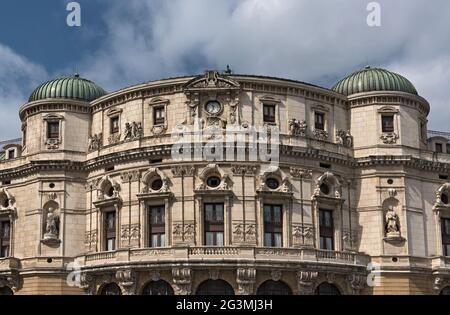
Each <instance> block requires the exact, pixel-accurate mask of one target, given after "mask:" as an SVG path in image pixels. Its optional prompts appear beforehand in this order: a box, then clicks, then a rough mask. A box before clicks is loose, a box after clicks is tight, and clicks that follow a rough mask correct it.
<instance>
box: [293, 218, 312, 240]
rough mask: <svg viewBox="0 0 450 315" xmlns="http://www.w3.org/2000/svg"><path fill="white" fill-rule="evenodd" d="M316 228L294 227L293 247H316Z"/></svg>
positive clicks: (296, 225) (298, 225) (301, 225)
mask: <svg viewBox="0 0 450 315" xmlns="http://www.w3.org/2000/svg"><path fill="white" fill-rule="evenodd" d="M314 231H315V229H314V226H313V225H312V224H295V223H294V224H293V225H292V243H293V244H292V245H294V246H304V245H306V246H314V233H315V232H314Z"/></svg>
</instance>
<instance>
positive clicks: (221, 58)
mask: <svg viewBox="0 0 450 315" xmlns="http://www.w3.org/2000/svg"><path fill="white" fill-rule="evenodd" d="M69 2H70V1H66V0H39V1H29V0H2V1H1V4H0V115H1V116H2V117H4V118H5V117H7V119H3V123H2V124H0V140H3V139H8V138H13V137H17V136H20V123H19V118H18V115H17V113H18V108H19V107H20V106H21V105H22V104H23V103H24V102H25V101H26V100H27V98H28V96H29V95H30V93H31V92H32V90H33V89H34V88H35V87H36V86H37V85H38V84H39V83H41V82H42V81H44V80H47V79H51V78H55V77H59V76H63V75H71V74H73V73H74V71H75V69H76V70H77V71H78V72H80V74H81V75H82V76H83V77H86V78H88V79H91V80H93V81H95V82H96V83H97V84H99V85H101V86H102V87H104V88H105V89H107V90H108V91H113V90H116V89H119V88H123V87H126V86H129V85H132V84H136V83H140V82H144V81H149V80H153V79H158V78H162V77H171V76H178V75H187V74H198V73H202V72H203V71H204V70H205V69H207V68H208V69H218V70H222V69H224V68H225V67H226V65H227V64H230V65H231V66H232V68H233V70H234V71H235V72H236V73H240V74H258V75H270V76H280V77H285V78H290V79H296V80H301V81H307V82H311V83H315V84H318V85H321V86H324V87H328V88H330V87H332V86H333V84H334V83H335V82H336V81H337V80H338V79H339V78H342V77H343V76H345V75H347V74H349V73H351V72H353V71H355V70H358V69H360V68H362V67H363V66H364V65H366V64H370V65H372V66H376V67H385V68H388V69H390V70H393V71H396V72H399V73H401V74H403V75H405V76H406V77H407V78H409V79H410V80H411V81H412V82H413V83H414V85H415V86H416V87H417V89H418V91H419V93H420V94H421V95H422V96H423V97H425V98H426V99H428V100H429V102H430V104H431V107H432V112H431V114H430V116H429V128H430V129H438V130H443V131H450V125H448V123H447V121H448V120H449V118H450V102H449V100H450V36H448V34H449V32H450V19H449V18H448V12H450V1H448V0H433V1H427V0H378V1H377V2H378V3H379V4H380V5H381V26H380V27H369V26H368V25H367V15H368V14H369V12H368V11H367V5H368V4H369V3H370V2H371V1H369V0H126V1H125V0H79V1H77V2H78V3H79V4H80V5H81V23H82V25H81V27H69V26H67V24H66V17H67V14H68V13H69V12H68V11H66V5H67V3H69Z"/></svg>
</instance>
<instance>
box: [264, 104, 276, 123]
mask: <svg viewBox="0 0 450 315" xmlns="http://www.w3.org/2000/svg"><path fill="white" fill-rule="evenodd" d="M263 115H264V122H265V123H271V124H273V123H275V105H266V104H264V105H263Z"/></svg>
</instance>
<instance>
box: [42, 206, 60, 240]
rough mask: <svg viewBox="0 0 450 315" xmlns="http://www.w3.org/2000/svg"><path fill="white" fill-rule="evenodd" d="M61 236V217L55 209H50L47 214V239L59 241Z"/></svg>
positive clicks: (45, 236)
mask: <svg viewBox="0 0 450 315" xmlns="http://www.w3.org/2000/svg"><path fill="white" fill-rule="evenodd" d="M58 236H59V215H58V214H57V213H56V210H55V209H54V208H49V209H48V213H47V224H46V227H45V235H44V238H45V239H57V238H58Z"/></svg>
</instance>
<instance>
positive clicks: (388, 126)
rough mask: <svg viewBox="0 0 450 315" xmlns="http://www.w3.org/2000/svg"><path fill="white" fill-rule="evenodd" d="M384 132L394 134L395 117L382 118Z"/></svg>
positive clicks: (384, 116) (386, 116)
mask: <svg viewBox="0 0 450 315" xmlns="http://www.w3.org/2000/svg"><path fill="white" fill-rule="evenodd" d="M381 130H382V132H394V115H383V116H381Z"/></svg>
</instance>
